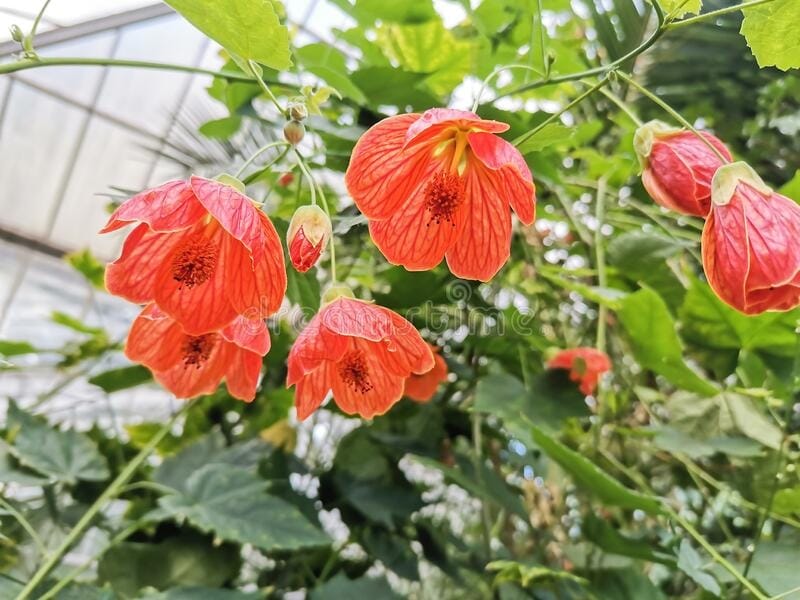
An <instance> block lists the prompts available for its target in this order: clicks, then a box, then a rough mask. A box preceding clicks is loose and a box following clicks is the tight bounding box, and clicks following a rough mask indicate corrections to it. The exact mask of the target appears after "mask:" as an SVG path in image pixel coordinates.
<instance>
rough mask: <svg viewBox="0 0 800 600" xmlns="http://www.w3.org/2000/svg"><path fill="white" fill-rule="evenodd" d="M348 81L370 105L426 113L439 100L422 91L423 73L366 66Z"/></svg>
mask: <svg viewBox="0 0 800 600" xmlns="http://www.w3.org/2000/svg"><path fill="white" fill-rule="evenodd" d="M350 78H351V79H352V80H353V83H354V84H355V85H356V86H358V89H360V90H361V91H362V92H364V95H365V96H366V97H367V98H368V102H369V105H370V106H374V107H377V106H380V105H384V104H389V105H392V106H399V107H402V108H405V107H406V106H410V107H411V108H412V109H414V110H426V109H428V108H430V107H431V106H435V105H436V104H437V103H438V100H437V98H436V97H435V96H433V95H432V94H431V93H430V92H428V91H426V90H424V89H423V88H424V82H425V74H424V73H409V72H408V71H403V70H401V69H395V68H393V67H366V68H363V69H359V70H358V71H355V72H354V73H353V74H352V75H351V76H350Z"/></svg>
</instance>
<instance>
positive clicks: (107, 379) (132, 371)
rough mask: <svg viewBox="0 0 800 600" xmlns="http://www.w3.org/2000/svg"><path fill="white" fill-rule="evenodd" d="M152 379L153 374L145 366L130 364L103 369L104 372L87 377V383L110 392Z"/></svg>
mask: <svg viewBox="0 0 800 600" xmlns="http://www.w3.org/2000/svg"><path fill="white" fill-rule="evenodd" d="M152 380H153V376H152V375H151V374H150V371H149V370H148V369H147V368H146V367H143V366H141V365H132V366H130V367H122V368H119V369H112V370H110V371H105V372H104V373H98V374H97V375H94V376H92V377H90V378H89V383H92V384H94V385H96V386H98V387H99V388H101V389H102V390H103V391H104V392H106V393H107V394H110V393H111V392H118V391H119V390H126V389H128V388H132V387H135V386H137V385H141V384H143V383H146V382H148V381H152Z"/></svg>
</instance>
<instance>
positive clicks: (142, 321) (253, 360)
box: [125, 304, 270, 402]
mask: <svg viewBox="0 0 800 600" xmlns="http://www.w3.org/2000/svg"><path fill="white" fill-rule="evenodd" d="M269 347H270V341H269V333H268V332H267V328H266V325H265V324H264V321H262V320H260V319H257V320H248V319H245V318H244V317H237V318H236V319H235V320H234V321H233V322H232V323H231V324H230V325H228V326H227V327H225V328H223V329H222V330H221V331H219V332H211V333H204V334H201V335H191V334H189V333H187V332H186V330H185V329H184V328H183V327H182V326H181V324H180V323H178V322H177V321H175V320H174V319H171V318H170V317H168V316H167V315H166V314H165V313H164V312H162V311H161V310H160V309H159V308H158V306H156V305H155V304H148V305H147V306H146V307H145V308H144V310H143V311H142V312H141V313H140V314H139V316H138V317H136V320H135V321H134V322H133V325H132V326H131V330H130V332H129V334H128V341H127V342H126V344H125V355H126V356H127V357H128V358H129V359H131V360H132V361H134V362H139V363H142V364H143V365H145V366H146V367H147V368H148V369H150V371H152V373H153V377H155V379H156V381H158V382H159V383H160V384H161V385H163V386H164V387H165V388H167V389H168V390H169V391H170V392H172V393H173V394H175V396H177V397H178V398H193V397H195V396H200V395H202V394H210V393H212V392H213V391H214V390H216V389H217V387H218V386H219V384H220V382H221V381H222V379H223V378H224V379H225V383H226V385H227V387H228V392H230V394H231V396H233V397H235V398H239V399H240V400H244V401H246V402H250V401H251V400H253V398H254V397H255V394H256V386H257V385H258V376H259V374H260V372H261V357H263V356H264V355H265V354H266V353H267V352H268V351H269Z"/></svg>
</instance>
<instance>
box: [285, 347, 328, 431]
mask: <svg viewBox="0 0 800 600" xmlns="http://www.w3.org/2000/svg"><path fill="white" fill-rule="evenodd" d="M334 368H335V364H334V363H331V362H328V361H325V362H323V363H322V364H321V365H320V367H319V368H318V369H317V370H315V371H313V372H312V373H309V374H308V375H306V376H305V377H303V378H302V379H300V380H299V381H298V382H297V390H296V391H295V396H294V405H295V407H296V409H297V418H298V419H299V420H300V421H303V420H305V419H306V418H308V416H309V415H310V414H311V413H313V412H314V411H315V410H317V409H318V408H319V407H320V405H321V404H322V403H323V401H324V400H325V397H326V396H327V395H328V392H330V391H331V387H332V384H333V382H332V381H331V373H332V369H334Z"/></svg>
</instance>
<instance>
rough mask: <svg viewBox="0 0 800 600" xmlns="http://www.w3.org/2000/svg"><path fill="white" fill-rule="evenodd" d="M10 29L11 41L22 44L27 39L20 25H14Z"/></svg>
mask: <svg viewBox="0 0 800 600" xmlns="http://www.w3.org/2000/svg"><path fill="white" fill-rule="evenodd" d="M9 29H10V30H11V39H12V40H14V41H15V42H19V43H22V40H23V39H25V34H24V33H22V29H20V28H19V25H12V26H11V27H9Z"/></svg>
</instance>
